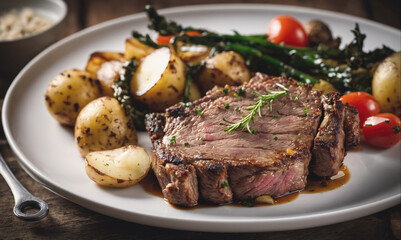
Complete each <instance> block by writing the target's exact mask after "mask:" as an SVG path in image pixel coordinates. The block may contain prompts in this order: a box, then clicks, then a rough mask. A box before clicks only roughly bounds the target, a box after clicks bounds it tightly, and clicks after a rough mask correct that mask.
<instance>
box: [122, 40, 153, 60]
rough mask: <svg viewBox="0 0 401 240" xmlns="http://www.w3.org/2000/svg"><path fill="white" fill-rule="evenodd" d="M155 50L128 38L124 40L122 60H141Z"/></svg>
mask: <svg viewBox="0 0 401 240" xmlns="http://www.w3.org/2000/svg"><path fill="white" fill-rule="evenodd" d="M154 50H155V49H154V48H152V47H150V46H147V45H145V44H143V43H141V42H140V41H139V40H138V39H136V38H128V39H127V40H125V52H124V58H125V59H126V60H130V59H131V58H134V57H135V58H137V59H141V58H144V57H146V56H147V55H149V54H151V53H152V52H153V51H154Z"/></svg>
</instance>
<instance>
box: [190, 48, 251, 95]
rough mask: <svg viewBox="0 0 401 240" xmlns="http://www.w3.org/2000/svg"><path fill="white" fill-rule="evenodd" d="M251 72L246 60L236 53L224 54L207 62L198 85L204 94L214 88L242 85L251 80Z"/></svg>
mask: <svg viewBox="0 0 401 240" xmlns="http://www.w3.org/2000/svg"><path fill="white" fill-rule="evenodd" d="M250 76H251V74H250V71H249V69H248V68H247V67H246V65H245V62H244V59H243V58H242V56H241V55H239V54H238V53H236V52H233V51H229V52H222V53H219V54H216V55H215V56H213V57H212V58H210V59H208V60H206V64H205V68H204V69H203V70H202V71H201V72H200V73H199V75H198V77H197V83H198V85H199V87H200V88H201V91H202V92H203V93H205V92H207V91H208V90H210V89H212V88H213V87H214V86H216V85H217V86H221V87H224V86H225V85H240V84H242V83H243V82H247V81H249V79H250Z"/></svg>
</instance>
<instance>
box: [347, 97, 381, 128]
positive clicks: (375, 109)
mask: <svg viewBox="0 0 401 240" xmlns="http://www.w3.org/2000/svg"><path fill="white" fill-rule="evenodd" d="M340 101H341V102H343V103H344V104H345V103H348V104H349V105H352V106H355V107H356V109H357V110H358V112H359V120H360V127H362V126H363V123H364V122H365V121H366V119H367V118H368V117H370V116H373V115H375V114H378V113H379V112H380V106H379V103H378V102H377V101H376V99H375V98H374V97H373V96H372V95H370V94H369V93H366V92H352V93H348V94H345V95H344V96H342V97H341V98H340Z"/></svg>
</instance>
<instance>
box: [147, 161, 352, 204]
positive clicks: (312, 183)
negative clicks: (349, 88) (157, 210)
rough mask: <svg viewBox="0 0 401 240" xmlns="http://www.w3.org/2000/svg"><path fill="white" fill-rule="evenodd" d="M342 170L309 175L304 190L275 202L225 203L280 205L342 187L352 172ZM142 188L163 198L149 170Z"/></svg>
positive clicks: (157, 183) (275, 199) (345, 168)
mask: <svg viewBox="0 0 401 240" xmlns="http://www.w3.org/2000/svg"><path fill="white" fill-rule="evenodd" d="M340 171H342V172H343V173H344V176H342V177H340V178H337V179H334V180H331V179H324V178H319V177H315V176H308V181H307V184H306V187H305V189H304V190H302V191H299V192H294V193H290V194H286V195H284V196H281V197H279V198H274V203H273V204H270V203H256V202H239V203H229V204H224V205H229V206H234V207H259V206H270V205H278V204H285V203H289V202H292V201H294V200H295V199H297V198H298V196H299V195H300V194H313V193H322V192H327V191H331V190H334V189H336V188H339V187H341V186H342V185H344V184H346V183H347V182H348V180H349V179H350V177H351V176H350V172H349V170H348V168H347V167H346V166H345V165H342V166H341V168H340ZM140 184H141V186H142V188H143V189H144V190H145V191H146V192H147V193H149V194H152V195H154V196H157V197H161V198H163V193H162V190H161V188H160V185H159V182H158V181H157V178H156V177H155V175H154V174H153V172H149V174H148V175H147V176H146V177H145V178H143V179H142V181H141V182H140ZM170 205H171V206H172V207H174V208H177V209H185V210H193V209H199V208H214V207H219V205H212V204H209V203H206V202H201V201H200V203H199V204H198V205H197V206H195V207H191V208H185V207H178V206H174V205H172V204H170Z"/></svg>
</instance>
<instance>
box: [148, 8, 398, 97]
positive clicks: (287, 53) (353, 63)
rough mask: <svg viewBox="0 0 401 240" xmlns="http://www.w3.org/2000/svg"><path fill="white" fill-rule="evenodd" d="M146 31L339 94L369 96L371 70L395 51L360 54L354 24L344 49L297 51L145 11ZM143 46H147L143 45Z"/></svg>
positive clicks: (360, 38) (361, 38) (261, 37)
mask: <svg viewBox="0 0 401 240" xmlns="http://www.w3.org/2000/svg"><path fill="white" fill-rule="evenodd" d="M146 13H147V15H148V18H149V21H150V24H149V28H150V29H152V30H155V31H157V32H158V33H159V34H160V35H173V36H174V38H173V40H172V42H173V45H175V44H174V43H176V42H177V41H180V42H183V43H184V44H185V43H186V44H198V45H199V44H200V45H205V46H208V47H210V48H212V52H213V53H218V52H223V51H230V50H232V51H235V52H237V53H239V54H240V55H242V57H244V59H245V60H246V63H247V64H248V67H249V68H250V69H251V71H260V72H264V73H268V74H271V75H284V76H287V77H293V78H294V79H296V80H298V81H300V82H305V83H310V84H314V83H317V82H318V81H319V79H324V80H326V81H328V82H330V83H331V84H333V85H334V86H335V87H336V88H337V89H338V90H339V91H340V92H342V93H346V92H350V91H366V92H371V87H370V86H371V78H372V76H371V75H370V74H371V70H372V69H373V68H374V66H375V64H376V63H377V62H380V61H382V60H383V59H384V58H385V57H387V56H389V55H390V54H391V53H393V52H394V51H393V50H392V49H390V48H388V47H386V46H383V47H382V48H378V49H375V50H373V51H370V52H364V51H363V45H364V40H365V38H366V35H365V34H363V33H361V31H360V29H359V25H358V24H356V25H355V28H354V29H353V30H352V33H353V34H354V39H353V40H352V41H351V42H350V43H349V44H346V45H345V47H344V48H343V49H340V48H329V47H327V46H324V45H320V46H318V47H317V48H296V47H290V46H285V45H282V44H274V43H271V42H268V41H266V35H241V34H239V33H238V32H234V33H233V34H217V33H214V32H210V31H207V30H205V29H200V28H193V27H183V26H181V25H180V24H178V23H176V22H174V21H168V20H166V18H165V17H163V16H160V15H159V14H158V13H157V11H156V10H155V9H153V8H152V7H150V6H147V7H146ZM186 31H197V32H199V33H200V36H188V35H186V34H185V32H186ZM144 43H145V44H146V42H144Z"/></svg>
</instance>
